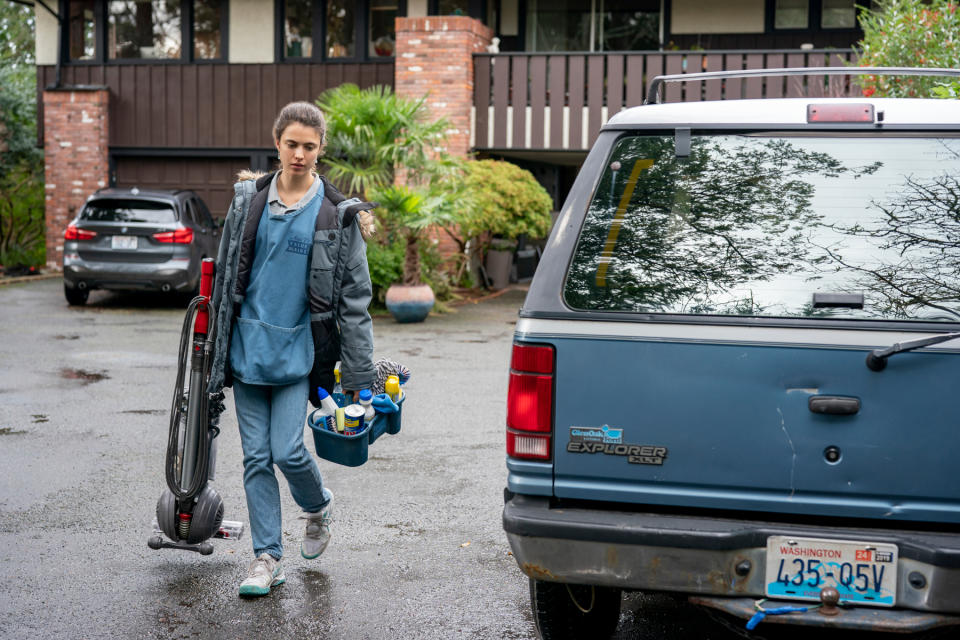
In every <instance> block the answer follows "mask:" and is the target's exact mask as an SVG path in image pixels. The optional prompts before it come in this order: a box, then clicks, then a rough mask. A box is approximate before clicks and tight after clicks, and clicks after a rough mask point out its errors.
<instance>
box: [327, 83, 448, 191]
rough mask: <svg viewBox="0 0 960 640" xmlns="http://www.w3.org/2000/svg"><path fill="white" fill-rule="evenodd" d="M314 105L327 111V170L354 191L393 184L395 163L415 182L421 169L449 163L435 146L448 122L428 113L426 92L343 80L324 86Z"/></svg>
mask: <svg viewBox="0 0 960 640" xmlns="http://www.w3.org/2000/svg"><path fill="white" fill-rule="evenodd" d="M317 105H318V106H319V107H320V108H321V109H322V110H323V112H324V114H326V117H327V148H326V153H325V158H324V161H325V163H326V164H327V166H328V172H327V173H328V175H329V176H330V178H331V179H333V180H336V181H339V182H342V183H343V184H345V185H346V187H347V189H349V190H350V191H351V192H353V193H361V194H368V192H369V191H370V190H371V189H373V188H375V187H382V186H385V185H388V184H391V183H392V182H393V181H394V178H395V177H396V173H397V171H398V169H402V170H403V171H405V173H406V179H407V182H411V183H414V184H417V183H420V182H422V181H423V180H424V179H425V178H426V176H424V175H423V174H425V173H429V174H433V173H436V171H437V169H438V168H440V167H438V165H441V166H443V165H447V164H449V162H448V161H449V157H448V156H447V155H446V154H445V153H443V152H438V151H437V149H439V148H441V147H442V145H443V143H444V141H445V139H446V134H445V131H446V129H447V128H448V127H449V124H448V122H447V120H446V119H443V118H441V119H439V120H432V121H431V120H430V119H429V114H428V112H427V106H426V99H425V98H420V99H419V100H411V99H407V98H402V97H399V96H397V95H396V94H394V93H393V91H392V90H391V89H390V87H386V86H375V87H370V88H368V89H360V88H359V87H357V86H356V85H354V84H343V85H340V86H339V87H337V88H336V89H330V90H328V91H325V92H324V93H323V94H322V95H321V96H320V99H319V100H317Z"/></svg>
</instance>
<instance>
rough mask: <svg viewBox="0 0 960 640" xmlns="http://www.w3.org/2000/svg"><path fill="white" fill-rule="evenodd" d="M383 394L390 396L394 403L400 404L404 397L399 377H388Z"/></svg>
mask: <svg viewBox="0 0 960 640" xmlns="http://www.w3.org/2000/svg"><path fill="white" fill-rule="evenodd" d="M383 392H384V393H385V394H387V395H388V396H390V399H391V400H393V401H394V402H399V401H400V398H402V397H403V391H402V390H401V389H400V378H399V377H398V376H387V381H386V382H385V383H384V385H383Z"/></svg>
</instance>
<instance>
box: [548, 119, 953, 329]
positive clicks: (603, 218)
mask: <svg viewBox="0 0 960 640" xmlns="http://www.w3.org/2000/svg"><path fill="white" fill-rule="evenodd" d="M564 299H565V301H566V303H567V305H569V306H570V307H572V308H574V309H579V310H592V311H620V312H643V313H669V314H695V315H728V316H771V317H789V318H796V317H803V318H818V317H822V318H838V317H839V318H863V319H893V320H923V321H928V322H929V321H944V322H957V321H958V320H960V140H958V139H955V138H948V137H927V136H918V135H903V136H892V135H888V134H885V135H882V136H881V135H862V136H861V135H858V136H828V135H823V134H813V135H811V134H810V133H806V134H804V135H793V134H786V135H781V134H774V135H771V134H736V135H704V136H693V138H692V139H691V144H690V150H689V155H687V156H685V157H678V156H677V146H676V141H675V139H674V136H673V135H628V136H625V137H623V138H621V139H619V140H618V141H617V142H616V143H615V145H614V149H613V152H612V154H611V156H610V157H609V158H608V161H607V163H606V167H605V169H604V172H603V175H602V176H601V178H600V182H599V185H598V187H597V189H596V192H595V194H594V197H593V199H592V201H591V202H590V205H589V209H588V211H587V215H586V218H585V221H584V224H583V227H582V229H581V231H580V236H579V239H578V241H577V246H576V250H575V252H574V256H573V260H572V261H571V264H570V267H569V269H568V272H567V274H566V280H565V284H564Z"/></svg>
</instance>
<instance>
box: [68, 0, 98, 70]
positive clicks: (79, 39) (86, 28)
mask: <svg viewBox="0 0 960 640" xmlns="http://www.w3.org/2000/svg"><path fill="white" fill-rule="evenodd" d="M93 5H94V1H93V0H83V1H81V2H77V1H76V0H72V1H71V2H70V19H69V23H68V27H67V28H68V30H69V32H70V35H69V42H70V59H71V60H93V59H94V57H96V55H97V40H96V33H97V28H96V27H97V24H96V22H95V21H94V15H95V13H94V6H93Z"/></svg>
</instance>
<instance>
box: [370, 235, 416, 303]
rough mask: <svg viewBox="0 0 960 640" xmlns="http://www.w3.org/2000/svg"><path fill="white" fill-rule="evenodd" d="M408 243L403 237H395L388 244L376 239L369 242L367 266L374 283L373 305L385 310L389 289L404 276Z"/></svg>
mask: <svg viewBox="0 0 960 640" xmlns="http://www.w3.org/2000/svg"><path fill="white" fill-rule="evenodd" d="M405 251H406V243H405V242H404V240H403V238H401V237H398V236H397V237H394V238H393V239H392V240H390V241H388V242H387V243H386V244H382V243H381V242H380V241H379V238H377V237H374V238H371V239H370V240H368V241H367V264H368V265H369V267H370V280H371V282H373V303H374V305H375V306H376V307H378V308H383V306H384V300H385V299H386V295H387V289H389V288H390V285H392V284H396V283H397V282H400V278H401V277H402V276H403V257H404V253H405Z"/></svg>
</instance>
